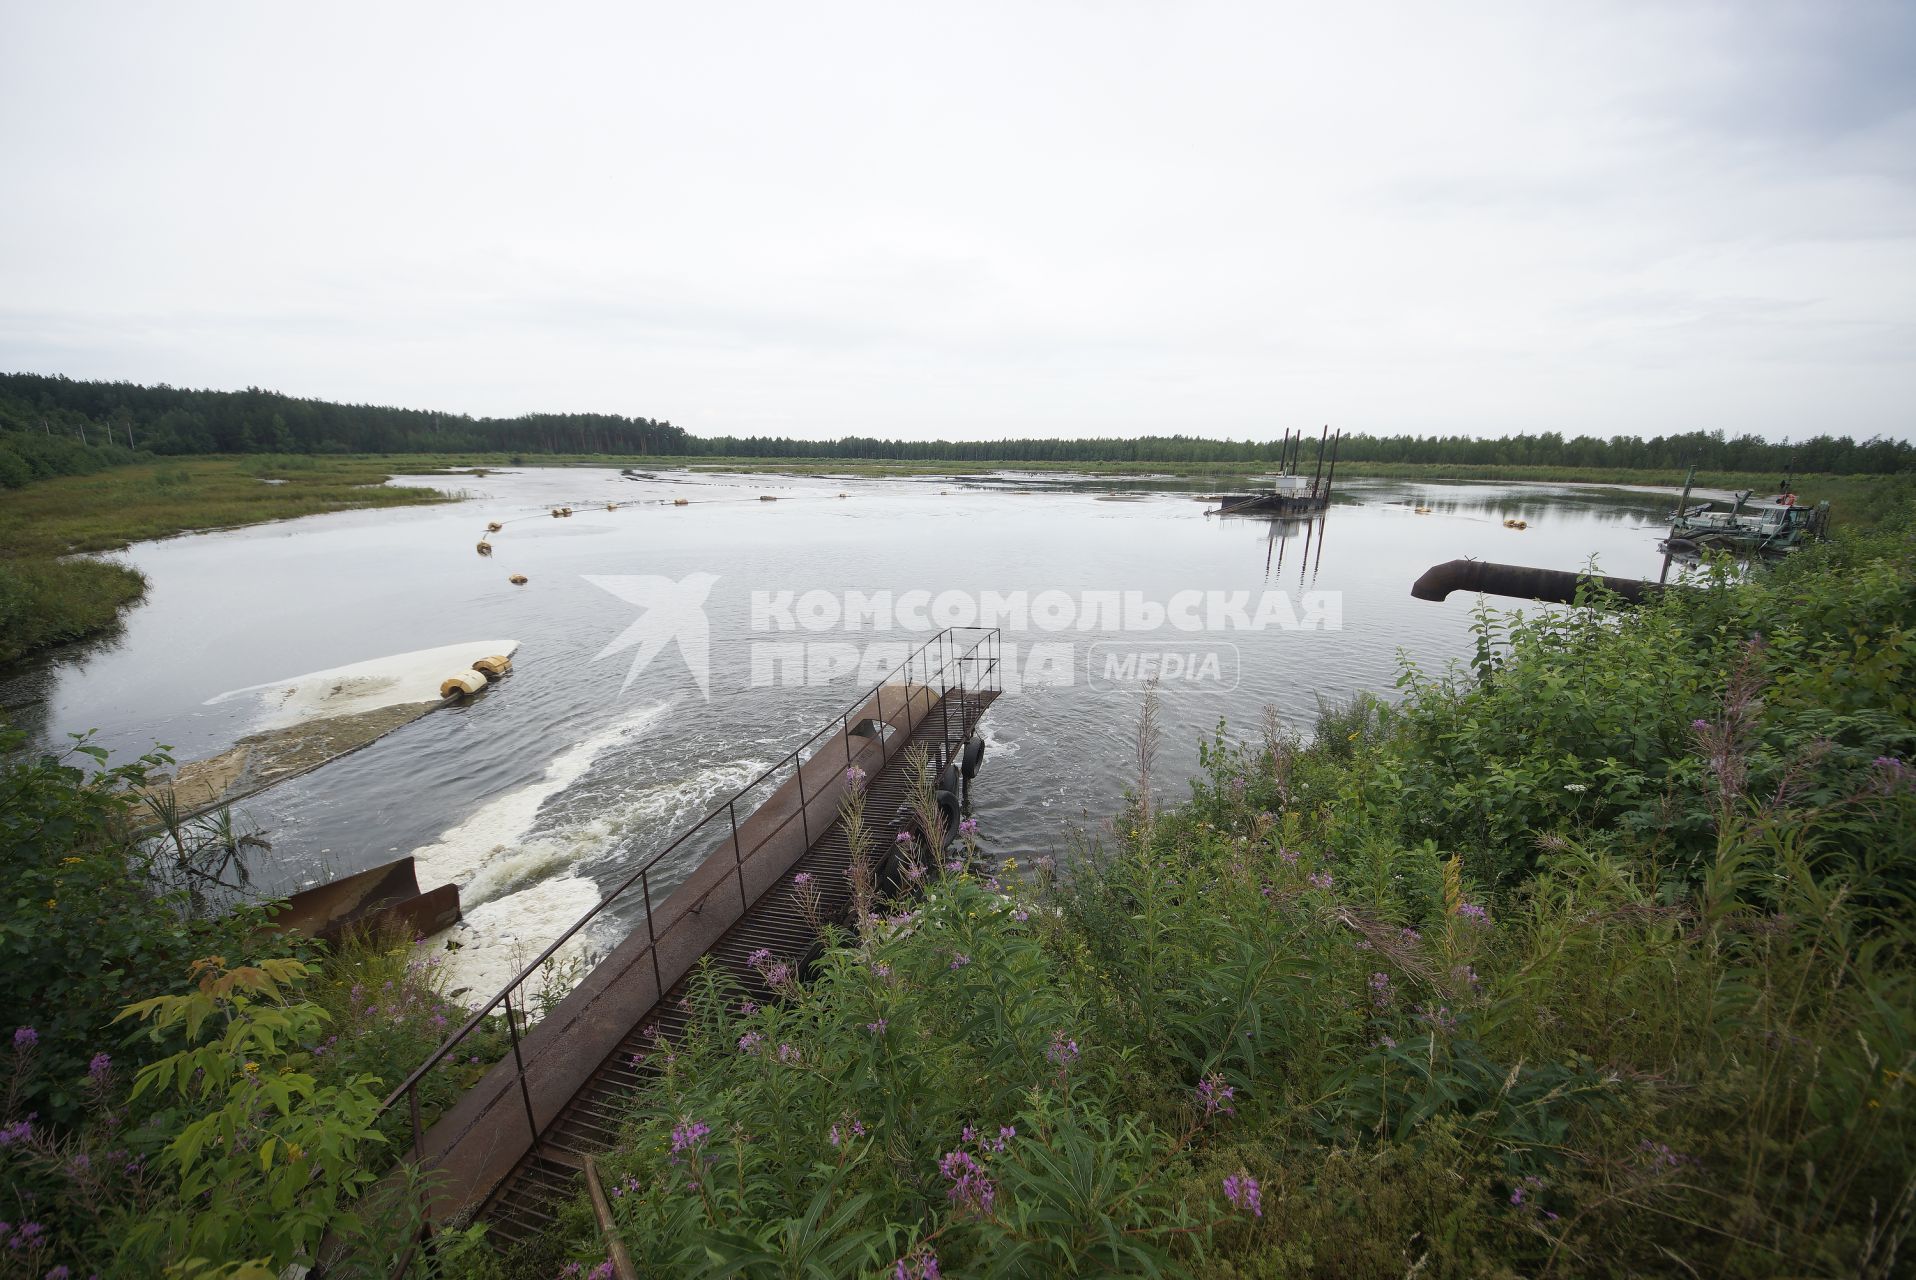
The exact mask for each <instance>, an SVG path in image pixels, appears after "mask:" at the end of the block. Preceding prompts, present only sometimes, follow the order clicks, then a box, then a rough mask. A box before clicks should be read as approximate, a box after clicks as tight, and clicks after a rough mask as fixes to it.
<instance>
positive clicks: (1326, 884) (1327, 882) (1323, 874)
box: [1308, 871, 1333, 889]
mask: <svg viewBox="0 0 1916 1280" xmlns="http://www.w3.org/2000/svg"><path fill="white" fill-rule="evenodd" d="M1308 879H1309V880H1310V882H1311V884H1312V885H1314V886H1316V887H1317V888H1319V889H1328V888H1330V887H1331V885H1332V883H1333V881H1332V879H1331V873H1330V872H1328V871H1313V872H1311V874H1310V876H1309V877H1308Z"/></svg>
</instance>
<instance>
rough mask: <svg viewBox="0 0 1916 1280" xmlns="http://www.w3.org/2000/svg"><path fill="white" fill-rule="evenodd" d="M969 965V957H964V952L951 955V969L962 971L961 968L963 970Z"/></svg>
mask: <svg viewBox="0 0 1916 1280" xmlns="http://www.w3.org/2000/svg"><path fill="white" fill-rule="evenodd" d="M970 963H971V957H970V956H968V955H966V954H965V953H964V952H962V951H954V952H953V953H952V956H951V967H952V968H954V969H962V968H964V967H965V966H966V965H968V964H970Z"/></svg>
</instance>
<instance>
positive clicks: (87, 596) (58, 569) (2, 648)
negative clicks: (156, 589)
mask: <svg viewBox="0 0 1916 1280" xmlns="http://www.w3.org/2000/svg"><path fill="white" fill-rule="evenodd" d="M145 594H146V579H145V578H144V577H143V576H141V574H140V571H139V570H137V569H135V568H133V567H132V566H130V565H124V564H117V563H115V562H113V561H111V560H92V559H73V560H46V559H34V558H27V559H19V560H0V663H7V662H12V661H15V660H16V659H19V658H22V657H25V656H26V655H28V654H31V653H35V652H38V651H39V650H41V649H45V648H49V647H51V646H53V645H58V644H66V643H68V642H70V641H74V640H82V639H85V638H86V637H87V636H90V635H95V634H98V633H100V632H103V631H106V630H109V629H111V628H112V627H114V626H116V625H117V624H118V622H119V617H120V610H122V609H124V608H126V607H127V606H128V605H130V604H132V603H133V602H134V601H136V600H138V599H140V597H142V596H144V595H145Z"/></svg>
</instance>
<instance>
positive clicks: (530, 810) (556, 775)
mask: <svg viewBox="0 0 1916 1280" xmlns="http://www.w3.org/2000/svg"><path fill="white" fill-rule="evenodd" d="M665 709H666V707H665V704H663V703H661V704H659V705H658V706H653V707H645V708H642V709H640V710H638V711H636V712H634V713H632V714H631V715H629V716H626V717H625V718H624V719H622V720H620V721H618V722H617V723H615V724H612V725H609V726H607V727H606V728H604V729H601V730H599V732H597V733H595V734H593V735H592V736H591V737H589V738H586V739H584V740H582V741H580V742H576V743H574V744H573V745H572V746H570V747H567V748H566V749H565V750H564V751H561V752H560V753H559V754H558V755H557V756H555V757H553V760H552V763H551V764H549V765H547V766H546V771H545V774H544V776H543V777H541V778H539V779H538V780H537V781H536V782H529V783H527V784H526V785H525V786H523V787H520V788H519V789H518V790H516V791H509V792H507V793H506V794H505V795H503V796H500V797H499V798H498V799H496V800H492V801H489V802H487V803H486V804H483V805H481V806H480V807H479V808H478V809H476V810H474V811H473V812H472V814H471V815H470V816H468V817H467V818H466V819H465V820H464V821H463V822H461V823H460V824H459V825H458V826H456V827H453V828H452V829H451V830H449V831H447V832H446V833H445V834H443V835H441V836H440V837H439V839H437V840H435V841H433V843H431V844H429V845H425V846H424V847H422V848H419V849H415V850H413V857H414V858H415V859H416V865H417V867H418V870H419V882H420V883H421V884H422V885H440V884H445V883H446V882H447V881H451V882H453V883H454V884H457V885H458V886H459V888H460V891H461V896H462V898H463V896H464V891H465V889H466V887H467V886H468V885H470V884H473V883H474V882H475V881H477V880H479V878H480V877H481V876H486V877H489V878H490V879H492V880H494V881H496V882H500V883H504V884H508V885H510V884H514V883H523V882H524V881H525V879H526V878H527V877H526V876H524V875H521V874H519V873H518V871H517V870H516V869H515V868H517V867H519V866H525V865H528V864H532V863H544V864H547V865H548V866H549V865H550V863H551V857H552V855H551V852H550V851H549V850H543V849H541V850H528V849H527V847H526V844H525V839H526V836H527V835H529V834H530V833H531V831H532V829H533V824H534V823H535V822H536V821H537V820H538V816H539V810H540V809H541V808H543V807H544V806H545V803H546V801H548V800H550V799H551V798H552V797H553V796H555V795H558V794H559V793H560V792H562V791H564V790H565V789H566V788H567V787H569V786H571V785H572V784H573V783H575V782H577V781H578V780H579V779H580V778H582V777H584V776H585V772H586V770H587V769H589V768H591V767H592V761H593V760H594V759H595V758H597V757H598V755H599V754H600V753H601V752H604V751H606V750H608V749H610V748H612V747H615V746H617V745H619V744H620V743H622V742H624V741H626V740H627V739H628V738H630V737H632V736H633V735H635V734H637V733H640V732H642V731H644V730H645V729H647V728H649V727H650V726H652V725H653V724H655V723H657V722H658V720H659V718H660V717H661V716H662V715H663V714H664V713H665Z"/></svg>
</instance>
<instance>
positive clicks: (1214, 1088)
mask: <svg viewBox="0 0 1916 1280" xmlns="http://www.w3.org/2000/svg"><path fill="white" fill-rule="evenodd" d="M1196 1093H1197V1100H1198V1102H1199V1103H1200V1104H1201V1105H1202V1106H1203V1107H1204V1114H1205V1115H1206V1116H1215V1115H1220V1114H1221V1115H1227V1116H1234V1115H1236V1114H1237V1108H1236V1107H1234V1106H1232V1105H1231V1103H1232V1101H1233V1100H1234V1099H1235V1098H1236V1097H1237V1090H1236V1089H1234V1088H1232V1087H1231V1086H1230V1085H1228V1084H1226V1083H1224V1077H1223V1075H1221V1074H1220V1073H1218V1072H1215V1071H1213V1072H1212V1073H1211V1074H1210V1075H1208V1076H1205V1077H1204V1079H1202V1080H1200V1081H1198V1083H1197V1089H1196Z"/></svg>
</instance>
